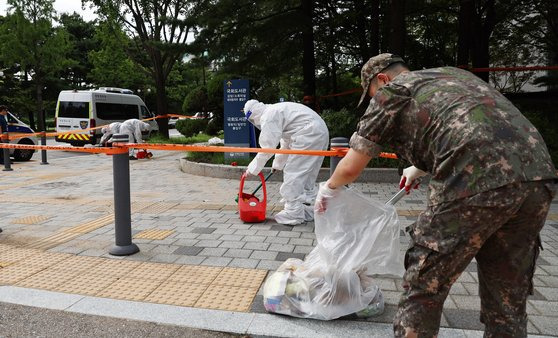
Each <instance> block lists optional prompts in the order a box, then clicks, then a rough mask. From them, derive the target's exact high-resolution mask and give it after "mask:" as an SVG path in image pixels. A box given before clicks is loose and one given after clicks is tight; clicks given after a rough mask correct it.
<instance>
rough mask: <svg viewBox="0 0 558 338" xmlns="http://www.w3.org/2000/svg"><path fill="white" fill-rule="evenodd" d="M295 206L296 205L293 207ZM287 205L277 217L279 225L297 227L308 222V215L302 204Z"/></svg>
mask: <svg viewBox="0 0 558 338" xmlns="http://www.w3.org/2000/svg"><path fill="white" fill-rule="evenodd" d="M293 204H294V205H293ZM293 204H291V203H285V208H284V209H283V210H282V211H280V212H278V213H277V214H276V215H275V221H276V222H277V223H279V224H286V225H297V224H302V223H304V222H306V213H305V210H304V205H303V204H302V203H293Z"/></svg>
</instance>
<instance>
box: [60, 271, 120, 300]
mask: <svg viewBox="0 0 558 338" xmlns="http://www.w3.org/2000/svg"><path fill="white" fill-rule="evenodd" d="M116 280H118V277H111V276H104V275H98V274H80V275H78V276H76V277H74V278H71V279H69V280H67V281H66V282H64V283H62V284H61V285H58V286H57V287H56V288H54V290H55V291H60V292H67V293H77V294H79V295H86V296H95V295H97V294H98V293H99V292H100V291H102V290H103V289H105V288H106V287H107V286H109V285H111V284H112V283H114V282H115V281H116Z"/></svg>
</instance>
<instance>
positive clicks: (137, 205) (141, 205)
mask: <svg viewBox="0 0 558 338" xmlns="http://www.w3.org/2000/svg"><path fill="white" fill-rule="evenodd" d="M151 205H153V202H132V206H131V209H132V212H139V211H141V210H143V209H145V208H147V207H149V206H151Z"/></svg>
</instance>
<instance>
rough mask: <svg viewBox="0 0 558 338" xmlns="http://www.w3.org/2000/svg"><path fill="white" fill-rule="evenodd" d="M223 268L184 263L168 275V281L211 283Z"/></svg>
mask: <svg viewBox="0 0 558 338" xmlns="http://www.w3.org/2000/svg"><path fill="white" fill-rule="evenodd" d="M222 269H223V268H220V267H214V266H201V265H197V266H196V265H184V266H181V267H180V269H178V271H176V272H175V273H174V274H172V275H171V276H170V277H169V281H173V282H180V283H187V284H190V283H193V284H211V283H212V282H213V281H214V280H215V278H216V277H217V276H218V275H219V272H221V270H222Z"/></svg>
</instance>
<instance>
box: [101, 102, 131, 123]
mask: <svg viewBox="0 0 558 338" xmlns="http://www.w3.org/2000/svg"><path fill="white" fill-rule="evenodd" d="M95 108H96V109H97V117H98V118H100V119H102V120H128V119H137V118H138V106H137V105H134V104H118V103H103V102H96V103H95Z"/></svg>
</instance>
